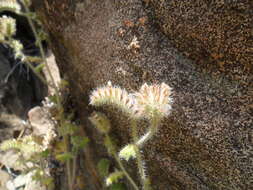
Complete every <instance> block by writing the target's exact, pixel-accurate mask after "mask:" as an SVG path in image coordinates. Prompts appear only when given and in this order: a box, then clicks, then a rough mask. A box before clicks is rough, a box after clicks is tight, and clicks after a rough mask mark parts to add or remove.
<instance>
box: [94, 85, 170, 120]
mask: <svg viewBox="0 0 253 190" xmlns="http://www.w3.org/2000/svg"><path fill="white" fill-rule="evenodd" d="M171 103H172V98H171V88H170V87H169V86H168V85H167V84H165V83H162V84H161V85H150V86H149V85H147V84H146V83H145V84H144V85H142V87H141V89H140V91H139V92H136V93H134V94H128V93H127V91H126V90H124V89H121V88H119V87H115V86H112V84H111V82H108V84H107V86H105V87H101V88H97V89H96V90H94V91H93V92H92V94H91V96H90V104H92V105H95V106H101V105H103V104H114V105H117V106H118V107H119V108H121V109H122V110H123V111H125V112H127V113H129V114H130V115H131V116H132V117H134V118H140V117H147V118H152V117H155V116H159V117H165V116H167V115H168V114H169V113H170V110H171Z"/></svg>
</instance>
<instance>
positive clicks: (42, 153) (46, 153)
mask: <svg viewBox="0 0 253 190" xmlns="http://www.w3.org/2000/svg"><path fill="white" fill-rule="evenodd" d="M49 154H50V151H49V149H46V150H44V151H42V152H41V153H40V155H41V157H43V158H47V157H48V156H49Z"/></svg>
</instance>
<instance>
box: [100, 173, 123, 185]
mask: <svg viewBox="0 0 253 190" xmlns="http://www.w3.org/2000/svg"><path fill="white" fill-rule="evenodd" d="M123 177H124V173H123V172H121V171H116V172H113V173H111V174H110V175H109V176H108V177H107V178H106V180H105V182H106V186H111V185H112V184H113V183H118V181H119V180H120V179H122V178H123Z"/></svg>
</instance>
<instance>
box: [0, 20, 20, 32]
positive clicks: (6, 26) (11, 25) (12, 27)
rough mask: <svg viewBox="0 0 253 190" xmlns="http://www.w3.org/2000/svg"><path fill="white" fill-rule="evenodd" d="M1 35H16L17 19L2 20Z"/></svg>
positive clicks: (0, 25) (0, 21) (0, 22)
mask: <svg viewBox="0 0 253 190" xmlns="http://www.w3.org/2000/svg"><path fill="white" fill-rule="evenodd" d="M0 33H1V35H2V36H3V37H11V36H13V35H14V34H16V21H15V19H13V18H11V17H7V16H2V17H1V18H0Z"/></svg>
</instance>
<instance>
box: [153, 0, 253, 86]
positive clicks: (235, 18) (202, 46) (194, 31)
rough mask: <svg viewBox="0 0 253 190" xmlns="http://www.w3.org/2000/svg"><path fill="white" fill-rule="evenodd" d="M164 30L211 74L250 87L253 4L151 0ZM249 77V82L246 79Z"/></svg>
mask: <svg viewBox="0 0 253 190" xmlns="http://www.w3.org/2000/svg"><path fill="white" fill-rule="evenodd" d="M150 5H151V7H152V8H153V10H154V12H155V16H156V18H157V23H158V24H159V26H160V27H161V30H162V31H163V32H164V33H165V34H166V35H167V36H168V37H169V38H170V39H171V42H173V44H174V45H175V46H176V47H177V48H178V49H180V50H181V52H184V53H185V55H187V56H188V57H190V58H193V59H194V60H195V62H196V63H197V64H198V65H199V66H201V67H202V68H204V70H206V71H207V72H210V71H212V72H214V73H215V74H216V75H217V74H223V75H224V77H227V78H230V79H233V80H236V81H239V82H242V83H249V82H250V81H247V80H245V79H246V78H247V77H248V78H247V79H251V80H252V76H251V77H250V78H249V76H247V75H250V74H251V75H252V73H253V64H252V59H253V56H252V55H253V49H252V44H253V34H252V31H253V24H252V23H253V17H252V15H253V3H252V1H251V0H235V1H232V0H231V1H230V0H222V1H221V0H214V1H204V0H190V1H188V0H187V1H186V0H182V1H176V0H150ZM245 77H246V78H245Z"/></svg>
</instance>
